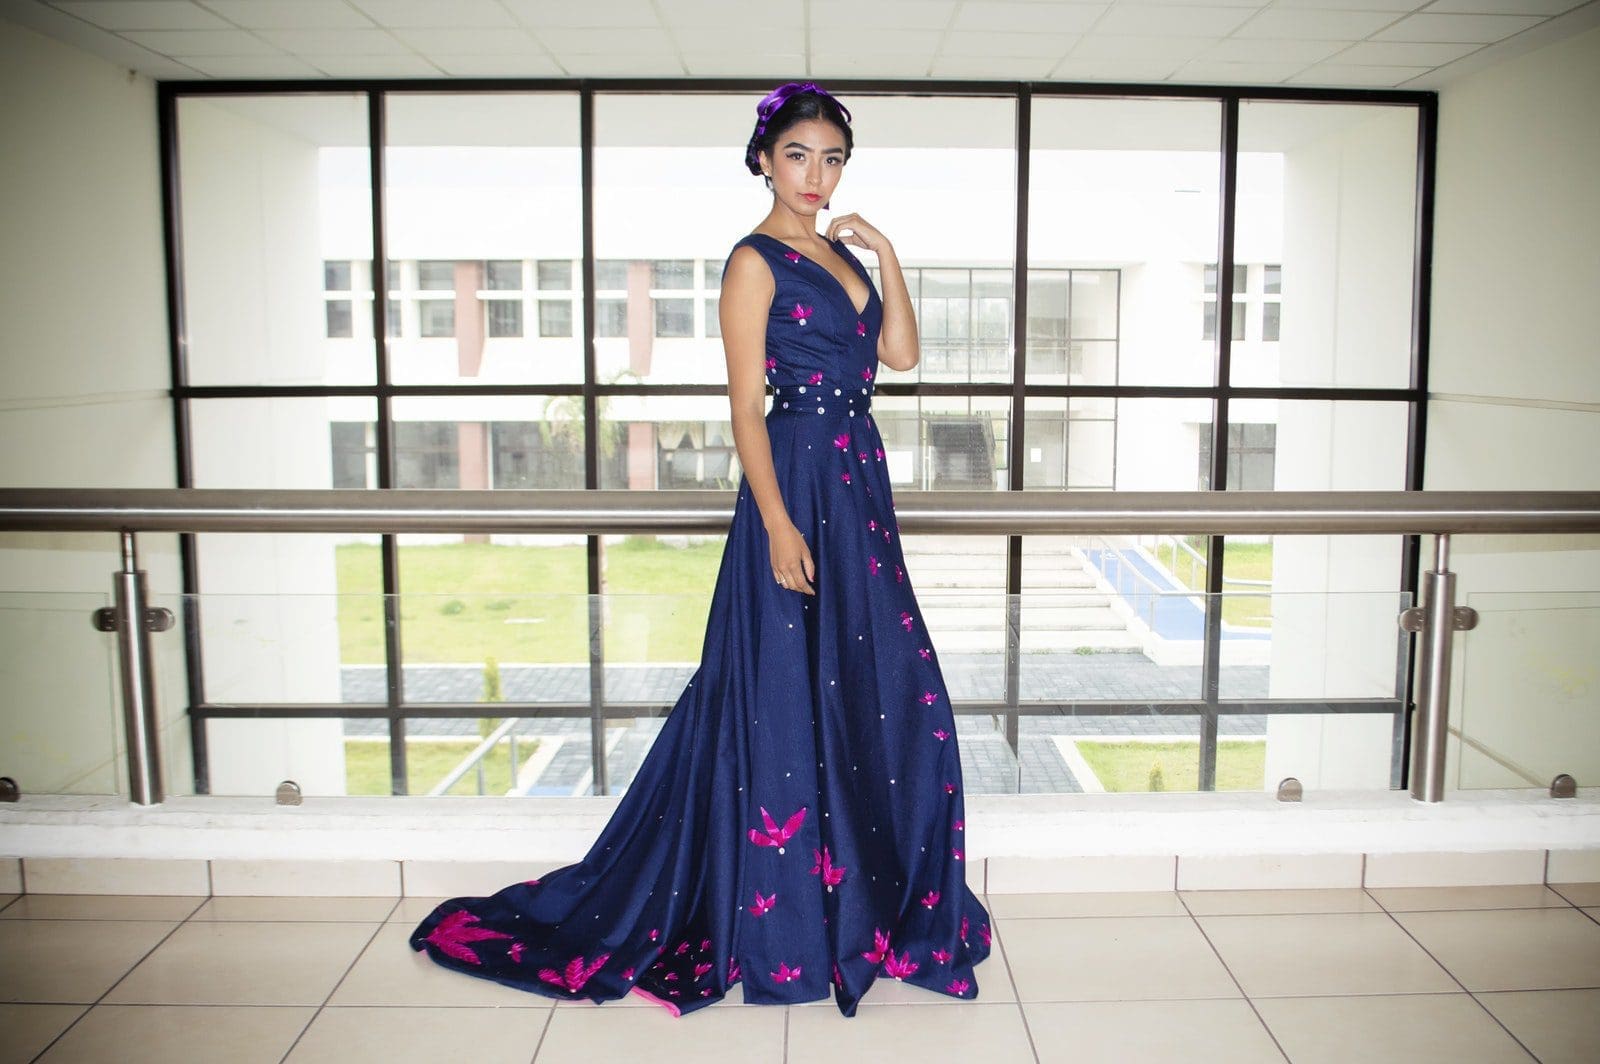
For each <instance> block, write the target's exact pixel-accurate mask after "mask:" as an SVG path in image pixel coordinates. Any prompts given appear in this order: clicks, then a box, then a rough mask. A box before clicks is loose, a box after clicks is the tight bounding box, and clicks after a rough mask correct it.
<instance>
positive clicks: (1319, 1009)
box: [1255, 993, 1530, 1064]
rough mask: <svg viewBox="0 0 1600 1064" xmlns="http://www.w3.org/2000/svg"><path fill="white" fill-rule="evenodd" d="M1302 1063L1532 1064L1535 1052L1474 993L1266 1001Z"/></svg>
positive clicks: (1270, 1021) (1266, 1012) (1282, 1040)
mask: <svg viewBox="0 0 1600 1064" xmlns="http://www.w3.org/2000/svg"><path fill="white" fill-rule="evenodd" d="M1255 1005H1256V1008H1257V1009H1259V1010H1260V1011H1261V1018H1262V1019H1264V1020H1265V1021H1266V1023H1267V1029H1268V1030H1270V1031H1271V1032H1272V1033H1273V1035H1274V1036H1275V1037H1276V1038H1277V1039H1278V1044H1279V1045H1281V1046H1283V1050H1284V1052H1285V1053H1287V1054H1288V1055H1289V1059H1290V1060H1292V1061H1294V1064H1349V1062H1350V1061H1360V1062H1361V1064H1415V1062H1416V1061H1419V1060H1439V1061H1449V1062H1450V1064H1529V1060H1530V1058H1529V1057H1528V1054H1527V1053H1526V1052H1525V1051H1524V1050H1523V1049H1522V1047H1521V1046H1519V1045H1517V1043H1516V1040H1515V1039H1513V1038H1511V1037H1510V1036H1509V1035H1507V1034H1506V1033H1505V1031H1504V1030H1503V1029H1501V1027H1500V1025H1499V1024H1497V1023H1495V1021H1494V1018H1493V1017H1491V1016H1490V1015H1489V1014H1488V1013H1486V1012H1484V1010H1483V1008H1482V1007H1481V1006H1479V1005H1478V1003H1477V1002H1475V1001H1473V1000H1472V997H1471V995H1468V994H1461V993H1456V994H1400V995H1396V996H1393V997H1362V996H1354V995H1352V996H1347V997H1303V998H1267V999H1258V1000H1257V1001H1256V1002H1255Z"/></svg>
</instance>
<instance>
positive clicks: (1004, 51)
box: [939, 32, 1078, 63]
mask: <svg viewBox="0 0 1600 1064" xmlns="http://www.w3.org/2000/svg"><path fill="white" fill-rule="evenodd" d="M1077 43H1078V35H1077V34H1076V33H971V32H966V33H962V32H951V33H949V34H947V35H946V36H945V39H944V45H943V47H941V48H940V49H939V54H940V55H965V56H994V55H1019V56H1034V57H1044V56H1047V57H1049V59H1050V62H1052V63H1054V62H1055V61H1056V60H1057V59H1060V58H1061V57H1062V56H1064V55H1066V54H1067V51H1068V50H1069V49H1070V48H1071V47H1072V46H1073V45H1075V44H1077Z"/></svg>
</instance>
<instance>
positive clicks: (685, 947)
mask: <svg viewBox="0 0 1600 1064" xmlns="http://www.w3.org/2000/svg"><path fill="white" fill-rule="evenodd" d="M688 952H689V943H687V942H680V943H678V948H677V949H675V950H673V951H672V955H673V956H674V957H681V956H683V955H684V954H685V953H688Z"/></svg>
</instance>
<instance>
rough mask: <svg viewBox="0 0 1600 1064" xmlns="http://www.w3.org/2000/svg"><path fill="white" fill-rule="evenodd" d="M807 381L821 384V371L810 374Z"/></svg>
mask: <svg viewBox="0 0 1600 1064" xmlns="http://www.w3.org/2000/svg"><path fill="white" fill-rule="evenodd" d="M806 309H807V310H809V309H810V308H809V307H807V308H806ZM807 383H808V384H821V383H822V373H821V372H820V371H819V372H817V373H813V374H812V375H811V379H810V380H809V381H807Z"/></svg>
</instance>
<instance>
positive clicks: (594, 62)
mask: <svg viewBox="0 0 1600 1064" xmlns="http://www.w3.org/2000/svg"><path fill="white" fill-rule="evenodd" d="M560 63H561V65H562V66H564V67H566V68H567V72H568V73H569V74H571V75H572V76H573V77H576V78H629V77H638V78H653V77H665V78H674V77H679V78H681V77H682V76H683V64H682V63H680V62H679V61H678V59H677V57H676V56H666V55H661V56H644V55H615V54H613V53H610V52H605V53H599V54H590V55H563V56H561V58H560Z"/></svg>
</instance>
